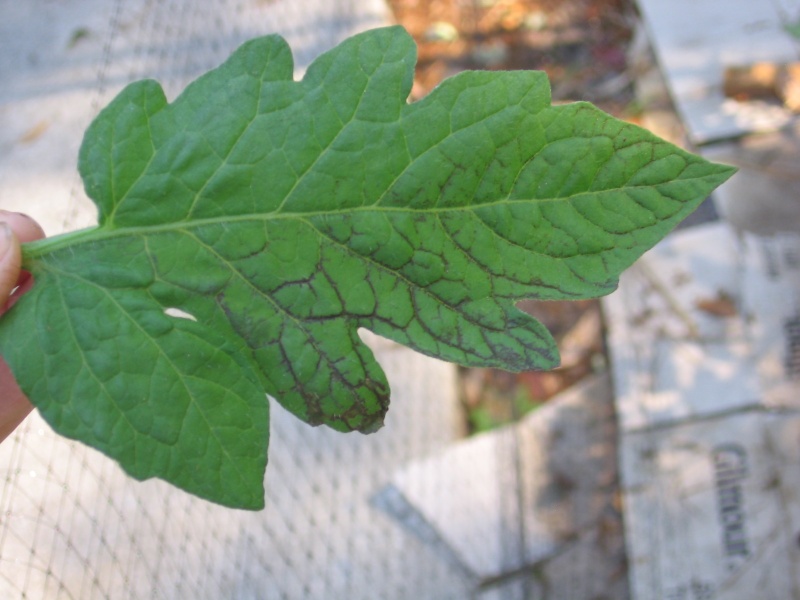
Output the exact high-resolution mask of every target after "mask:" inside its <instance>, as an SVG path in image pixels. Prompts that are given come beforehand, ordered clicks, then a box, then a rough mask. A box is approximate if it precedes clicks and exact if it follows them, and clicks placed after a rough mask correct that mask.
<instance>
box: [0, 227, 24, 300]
mask: <svg viewBox="0 0 800 600" xmlns="http://www.w3.org/2000/svg"><path fill="white" fill-rule="evenodd" d="M21 264H22V251H21V250H20V246H19V241H18V240H17V238H16V236H15V235H14V232H13V231H12V230H11V226H10V225H9V224H8V223H4V222H2V221H0V312H2V309H3V307H4V306H5V304H6V302H7V301H8V298H9V296H11V292H12V291H13V290H14V288H15V287H17V281H18V280H19V270H20V266H21Z"/></svg>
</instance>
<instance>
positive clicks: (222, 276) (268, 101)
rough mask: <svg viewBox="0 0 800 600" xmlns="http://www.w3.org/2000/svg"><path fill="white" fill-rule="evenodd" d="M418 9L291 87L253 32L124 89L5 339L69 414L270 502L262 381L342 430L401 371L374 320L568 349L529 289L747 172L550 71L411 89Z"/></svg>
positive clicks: (436, 334)
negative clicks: (407, 28) (212, 62)
mask: <svg viewBox="0 0 800 600" xmlns="http://www.w3.org/2000/svg"><path fill="white" fill-rule="evenodd" d="M415 57H416V53H415V47H414V44H413V41H412V40H411V39H410V37H409V36H408V35H407V34H406V33H405V32H404V31H403V30H402V29H400V28H396V27H394V28H386V29H379V30H373V31H369V32H366V33H364V34H361V35H358V36H356V37H353V38H351V39H349V40H347V41H345V42H344V43H342V44H341V45H340V46H338V47H337V48H334V49H333V50H331V51H330V52H328V53H327V54H324V55H323V56H321V57H320V58H319V59H318V60H317V61H316V62H314V64H313V65H312V66H311V67H310V68H309V69H308V71H307V73H306V75H305V77H304V78H303V80H302V81H299V82H295V81H293V65H292V58H291V53H290V50H289V48H288V46H287V44H286V42H285V41H284V40H283V39H281V38H280V37H277V36H268V37H263V38H259V39H255V40H252V41H250V42H248V43H246V44H244V45H243V46H242V47H241V48H239V49H238V50H237V51H236V52H235V53H234V54H233V55H232V56H231V58H230V59H229V60H228V61H227V62H225V63H224V64H223V65H222V66H220V67H219V68H217V69H215V70H213V71H211V72H209V73H207V74H206V75H204V76H202V77H200V78H199V79H198V80H197V81H195V82H194V83H192V84H191V85H190V86H189V87H187V88H186V90H185V91H184V92H183V93H182V94H181V95H180V96H179V97H178V98H177V99H176V100H175V101H174V102H172V103H171V104H170V103H168V102H167V100H166V99H165V97H164V93H163V91H162V89H161V87H160V86H159V84H158V83H156V82H153V81H140V82H138V83H134V84H132V85H130V86H128V87H127V88H126V89H125V90H123V91H122V92H121V93H120V94H119V96H117V98H116V99H115V100H113V102H111V104H110V105H109V106H108V107H107V108H105V110H103V111H102V112H101V113H100V115H99V116H98V117H97V119H96V120H95V121H94V123H92V125H91V126H90V127H89V129H88V131H87V132H86V136H85V138H84V142H83V145H82V148H81V152H80V160H79V169H80V173H81V175H82V177H83V180H84V184H85V187H86V191H87V193H88V195H89V196H90V197H91V198H92V200H94V202H95V203H96V204H97V208H98V212H99V225H98V226H97V227H95V228H91V229H88V230H83V231H79V232H75V233H71V234H66V235H63V236H59V237H54V238H50V239H47V240H42V241H39V242H34V243H31V244H27V245H26V246H25V249H24V265H25V268H26V269H28V270H30V271H31V272H32V273H33V274H34V277H35V281H36V284H35V285H34V287H33V289H32V290H31V291H30V292H29V293H28V294H26V295H25V296H24V297H23V298H22V299H21V300H20V301H19V302H18V303H17V304H16V305H15V306H14V308H13V309H12V310H11V311H10V312H9V313H8V314H6V315H5V316H4V317H3V318H2V319H0V353H2V355H3V357H4V358H5V359H6V360H7V361H8V363H9V364H10V366H11V368H12V370H13V372H14V374H15V376H16V377H17V379H18V381H19V383H20V386H21V387H22V389H23V390H24V391H25V393H26V394H27V395H28V396H29V397H30V399H31V401H32V402H33V403H34V404H35V405H36V406H37V408H38V409H39V411H40V412H41V414H42V415H43V416H44V418H45V419H46V420H47V421H48V422H49V423H50V424H51V425H52V427H53V428H54V429H55V430H56V431H58V432H59V433H61V434H63V435H65V436H67V437H69V438H74V439H78V440H81V441H83V442H85V443H87V444H89V445H90V446H93V447H94V448H97V449H99V450H101V451H102V452H104V453H106V454H107V455H109V456H111V457H112V458H114V459H115V460H117V461H118V462H119V463H120V465H121V466H122V467H123V468H124V469H125V470H126V471H127V472H128V473H130V474H131V475H132V476H133V477H136V478H139V479H145V478H149V477H159V478H162V479H165V480H167V481H169V482H171V483H173V484H174V485H176V486H179V487H181V488H183V489H185V490H187V491H189V492H191V493H193V494H196V495H198V496H201V497H203V498H207V499H210V500H212V501H214V502H218V503H221V504H224V505H228V506H235V507H241V508H249V509H257V508H260V507H262V506H263V503H264V489H263V478H264V477H263V476H264V469H265V467H266V461H267V441H268V435H269V414H268V402H267V398H266V394H269V395H271V396H274V397H275V398H276V399H277V400H278V401H279V402H280V403H281V404H282V405H283V406H285V407H286V408H287V409H288V410H290V411H291V412H293V413H294V414H295V415H297V416H298V417H299V418H301V419H303V420H304V421H306V422H308V423H310V424H312V425H317V424H321V423H324V424H326V425H328V426H330V427H333V428H334V429H337V430H341V431H349V430H359V431H362V432H371V431H374V430H376V429H377V428H379V427H380V426H381V424H382V421H383V418H384V414H385V413H386V410H387V408H388V405H389V387H388V385H387V382H386V377H385V376H384V373H383V371H382V370H381V368H380V367H379V366H378V364H377V363H376V361H375V359H374V358H373V355H372V353H371V352H370V350H369V349H368V348H367V347H366V346H365V345H364V344H363V343H362V342H361V340H360V338H359V336H358V333H357V330H358V328H361V327H363V328H366V329H369V330H371V331H373V332H375V333H377V334H378V335H381V336H384V337H386V338H389V339H392V340H395V341H396V342H399V343H401V344H404V345H406V346H408V347H410V348H413V349H415V350H417V351H419V352H422V353H425V354H428V355H431V356H436V357H439V358H442V359H445V360H448V361H453V362H457V363H460V364H463V365H483V366H494V367H500V368H504V369H509V370H522V369H546V368H551V367H554V366H556V365H557V364H558V353H557V350H556V347H555V344H554V342H553V339H552V338H551V336H550V335H549V333H548V332H547V330H546V329H545V328H544V327H543V326H542V325H541V324H540V323H538V322H537V321H536V320H534V319H533V318H532V317H530V316H528V315H526V314H525V313H523V312H521V311H520V310H518V309H517V308H516V307H515V302H516V301H517V300H519V299H522V298H540V299H570V298H587V297H594V296H598V295H602V294H606V293H608V292H610V291H612V290H613V289H614V288H615V286H616V284H617V278H618V276H619V274H620V273H621V272H622V271H623V270H624V269H625V268H626V267H628V266H629V265H630V264H631V263H632V262H633V261H634V260H636V258H637V257H639V256H640V255H641V254H642V253H643V252H644V251H645V250H647V249H648V248H650V247H651V246H653V245H654V244H655V243H656V242H657V241H658V240H659V239H661V238H662V237H663V236H664V235H665V234H666V233H667V232H668V231H669V230H670V229H672V228H673V227H674V226H675V225H676V224H677V223H678V222H679V221H681V219H683V218H684V217H686V216H687V215H688V214H689V213H690V212H692V211H693V210H694V209H695V208H696V207H697V205H698V204H699V203H700V202H701V201H702V200H703V199H704V198H705V197H706V196H707V195H708V194H709V192H710V191H711V190H712V189H713V188H714V187H716V186H717V185H719V184H720V183H722V182H723V181H724V180H725V179H727V178H728V177H729V176H730V175H731V174H732V172H733V170H732V169H731V168H729V167H725V166H721V165H715V164H711V163H708V162H706V161H705V160H703V159H701V158H699V157H697V156H694V155H691V154H689V153H687V152H684V151H683V150H680V149H678V148H676V147H674V146H672V145H670V144H668V143H666V142H664V141H662V140H660V139H658V138H656V137H654V136H653V135H651V134H650V133H648V132H646V131H644V130H642V129H639V128H637V127H635V126H633V125H630V124H626V123H623V122H621V121H618V120H616V119H614V118H612V117H610V116H608V115H606V114H604V113H603V112H601V111H599V110H598V109H596V108H594V107H593V106H591V105H589V104H586V103H576V104H568V105H563V106H555V107H554V106H551V105H550V95H549V85H548V81H547V78H546V76H545V75H544V74H542V73H538V72H521V71H520V72H466V73H462V74H460V75H457V76H455V77H453V78H451V79H449V80H447V81H445V82H444V83H442V84H441V85H440V86H439V87H438V88H436V89H435V90H434V91H433V92H432V93H431V94H430V95H429V96H428V97H426V98H425V99H423V100H421V101H419V102H416V103H413V104H408V103H407V102H406V98H407V96H408V94H409V91H410V89H411V84H412V77H413V68H414V62H415Z"/></svg>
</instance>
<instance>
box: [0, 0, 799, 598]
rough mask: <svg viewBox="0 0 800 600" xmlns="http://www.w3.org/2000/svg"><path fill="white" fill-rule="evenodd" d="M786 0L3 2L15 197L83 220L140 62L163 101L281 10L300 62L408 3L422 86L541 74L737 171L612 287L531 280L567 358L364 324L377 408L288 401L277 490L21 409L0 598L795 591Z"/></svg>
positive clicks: (273, 448)
mask: <svg viewBox="0 0 800 600" xmlns="http://www.w3.org/2000/svg"><path fill="white" fill-rule="evenodd" d="M798 19H800V0H769V1H767V2H760V3H754V2H751V1H749V0H739V1H736V0H725V1H723V0H674V1H673V0H670V1H667V0H638V1H634V0H528V1H523V0H427V1H426V0H387V1H384V0H365V1H356V0H326V1H323V0H208V1H206V2H192V1H191V0H160V1H154V0H75V1H73V2H70V3H64V2H60V1H57V0H27V1H26V2H13V1H11V0H0V82H1V83H0V208H2V209H5V210H13V211H21V212H25V213H28V214H30V215H31V216H33V217H34V218H36V219H37V220H38V221H39V222H40V223H42V225H43V226H44V227H45V230H46V232H47V233H48V235H54V234H57V233H61V232H64V231H71V230H74V229H78V228H81V227H87V226H90V225H92V224H93V223H94V222H95V218H96V217H95V211H94V208H93V206H92V204H91V202H89V200H88V199H87V198H86V196H85V194H84V192H83V189H82V184H81V182H80V179H79V177H78V175H77V172H76V167H75V165H76V161H77V151H78V146H79V144H80V141H81V136H82V133H83V131H84V130H85V129H86V127H87V126H88V124H89V123H90V122H91V120H92V118H94V116H95V115H96V114H97V112H98V111H99V110H100V109H101V108H102V107H103V106H105V105H106V104H107V103H108V102H109V101H110V100H111V99H112V98H113V97H114V95H115V94H116V93H117V92H118V91H119V90H120V89H121V88H122V87H123V86H124V85H125V84H127V83H129V82H131V81H134V80H138V79H142V78H154V79H157V80H159V81H160V82H161V83H162V85H163V86H164V88H165V91H166V92H167V95H168V97H169V98H170V99H171V98H174V97H175V96H176V95H177V94H178V93H180V91H181V90H182V89H183V88H184V87H185V86H186V85H187V84H188V83H189V82H190V81H192V80H193V79H194V78H196V77H197V76H198V75H200V74H201V73H203V72H205V71H207V70H209V69H211V68H213V67H215V66H217V65H218V64H219V63H221V62H222V61H223V60H225V58H226V57H227V56H228V55H229V54H230V53H231V52H232V51H233V50H234V49H235V48H236V47H237V46H238V45H239V44H241V43H242V42H244V41H245V40H247V39H249V38H252V37H255V36H258V35H264V34H267V33H279V34H281V35H283V36H284V37H285V38H286V39H287V40H288V41H289V43H290V45H291V47H292V50H293V53H294V56H295V63H296V77H298V78H299V77H301V76H302V74H303V72H304V71H305V69H306V68H307V67H308V65H309V64H310V63H311V62H312V61H313V59H314V58H315V57H316V56H318V55H319V54H320V53H322V52H324V51H326V50H328V49H329V48H331V47H333V46H334V45H335V44H337V43H338V42H340V41H342V40H343V39H345V38H346V37H348V36H350V35H352V34H355V33H357V32H359V31H363V30H365V29H369V28H371V27H377V26H381V25H386V24H390V23H399V24H401V25H403V26H404V27H405V28H406V29H407V30H408V31H409V32H410V33H411V34H412V36H413V37H414V38H415V40H416V41H417V44H418V47H419V62H418V66H417V70H416V76H415V82H414V87H413V90H412V95H411V99H410V100H411V101H414V100H417V99H420V98H422V97H424V96H425V95H426V94H427V93H429V92H430V91H431V90H432V89H433V88H434V87H435V86H436V85H437V84H438V83H439V82H440V81H441V80H442V79H443V78H446V77H449V76H451V75H454V74H455V73H457V72H458V71H460V70H464V69H537V70H544V71H545V72H546V73H547V74H548V76H549V78H550V81H551V86H552V91H553V98H554V101H555V102H571V101H576V100H588V101H590V102H593V103H595V104H596V105H598V106H599V107H600V108H602V109H603V110H605V111H607V112H609V113H611V114H613V115H614V116H617V117H619V118H622V119H625V120H628V121H631V122H633V123H636V124H638V125H641V126H643V127H645V128H647V129H649V130H651V131H653V132H654V133H656V134H657V135H659V136H662V137H665V138H666V139H668V140H670V141H672V142H673V143H676V144H678V145H681V146H683V147H686V148H688V149H690V150H692V151H695V152H700V153H702V154H704V155H705V156H707V157H709V158H712V159H713V160H719V161H722V162H727V163H731V164H735V165H737V166H739V167H740V169H741V170H740V174H739V175H737V176H736V177H735V178H734V179H733V180H732V181H731V182H730V183H729V184H727V185H726V186H725V187H724V188H723V189H721V190H720V191H719V193H717V194H715V197H714V198H712V199H709V200H708V201H707V202H706V203H704V205H703V206H702V207H701V208H700V209H699V210H698V211H697V212H696V213H695V214H694V215H693V216H692V217H691V218H690V219H688V220H687V221H686V223H685V224H684V225H683V226H682V229H681V230H680V231H678V232H676V233H675V234H673V235H672V236H671V237H670V238H668V239H667V240H665V242H664V243H663V244H660V245H659V246H658V247H657V248H655V249H654V250H653V251H652V252H651V253H649V254H648V255H647V256H645V257H644V258H643V259H642V261H640V262H639V263H637V265H635V266H634V267H633V268H632V269H631V271H630V272H629V273H628V274H626V276H625V277H623V278H622V280H621V283H620V289H619V290H618V291H617V292H615V293H614V294H613V295H612V296H609V297H608V298H605V299H603V300H592V301H581V302H546V303H544V302H535V301H525V302H522V303H521V304H520V307H521V308H523V309H524V310H526V311H528V312H530V313H531V314H533V315H534V316H536V317H537V318H539V319H540V320H541V321H542V322H543V323H544V324H545V325H546V326H547V327H548V328H549V329H550V331H551V332H553V334H554V336H555V337H556V339H557V341H558V342H559V347H560V349H561V352H562V365H561V367H559V368H558V369H556V370H554V371H551V372H530V373H521V374H509V373H506V372H502V371H496V370H491V369H463V368H458V367H455V366H453V365H449V364H444V363H441V362H439V361H436V360H432V359H429V358H425V357H422V356H419V355H416V354H414V353H413V352H411V351H409V350H407V349H405V348H403V347H401V346H398V345H396V344H393V343H391V342H388V341H386V340H382V339H378V338H376V337H375V336H370V335H369V334H368V333H365V334H364V335H365V338H366V339H367V341H368V343H369V344H370V345H371V347H372V348H373V349H374V351H375V353H376V356H377V358H378V360H379V362H380V363H381V365H382V366H383V367H384V369H385V370H386V372H387V375H388V377H389V381H390V384H391V386H392V394H393V399H392V408H391V410H390V411H389V416H388V419H387V424H386V426H385V427H384V428H383V429H382V430H381V431H379V432H378V433H376V434H373V435H370V436H362V435H360V434H349V435H343V434H338V433H335V432H333V431H330V430H328V429H325V428H317V429H313V428H310V427H308V426H306V425H304V424H302V423H300V422H299V421H297V420H296V419H294V418H293V417H292V416H290V415H288V414H287V413H286V412H285V411H283V410H282V409H281V407H280V406H279V405H278V404H276V403H274V402H273V403H272V423H271V443H270V462H269V466H268V469H267V478H266V488H267V507H266V509H265V510H263V511H261V512H259V513H246V512H242V511H234V510H230V509H224V508H221V507H217V506H214V505H211V504H209V503H207V502H204V501H201V500H198V499H195V498H193V497H189V496H188V495H186V494H184V493H183V492H180V491H178V490H175V489H173V488H171V487H170V486H168V485H166V484H163V483H162V482H160V481H147V482H136V481H133V480H131V479H130V478H128V477H127V476H125V474H124V473H122V471H121V470H120V469H119V468H118V467H117V466H116V464H115V463H113V462H112V461H111V460H109V459H107V458H105V457H104V456H102V455H100V454H99V453H97V452H95V451H93V450H91V449H89V448H86V447H85V446H82V445H81V444H78V443H75V442H71V441H69V440H66V439H63V438H60V437H59V436H57V435H55V434H54V433H53V432H52V431H51V430H50V428H49V427H48V426H47V425H46V423H44V421H43V420H41V418H40V417H39V416H38V415H37V414H35V413H34V414H33V415H31V417H29V418H28V419H27V420H26V421H25V423H24V424H23V425H22V426H21V427H20V428H19V430H18V431H17V432H16V433H15V434H14V435H13V436H12V437H11V438H9V439H8V440H6V441H5V442H4V443H3V444H2V445H0V469H2V473H3V478H2V484H0V485H2V492H1V493H0V597H2V598H30V599H39V598H43V599H50V598H57V599H61V598H70V599H79V600H82V599H84V598H103V599H105V598H108V599H115V600H116V599H117V598H170V599H172V598H174V599H182V598H201V599H205V598H208V599H212V598H215V599H216V598H235V599H240V598H242V599H264V598H269V599H273V598H275V599H278V598H281V599H290V600H295V599H344V598H347V599H348V600H349V599H359V598H363V599H373V598H385V599H398V600H401V599H406V598H416V599H420V600H422V599H430V600H444V599H453V600H463V599H476V600H505V599H509V600H517V599H519V600H523V599H540V598H541V599H548V600H563V599H569V598H574V599H577V600H584V599H585V600H601V599H603V600H623V599H627V598H636V599H645V598H646V599H651V598H652V599H653V600H657V599H658V600H661V599H668V600H708V599H715V600H716V599H740V598H741V599H742V600H745V599H747V600H749V599H751V598H756V597H758V598H775V599H776V600H785V599H787V598H800V572H798V569H797V568H796V565H797V564H800V563H799V562H798V559H800V556H798V552H800V547H799V546H798V544H797V541H796V540H797V534H798V533H800V503H798V500H797V495H798V490H800V470H798V469H797V466H796V465H797V463H798V460H797V458H798V448H797V440H798V439H800V422H798V421H797V417H796V409H797V403H798V400H797V399H798V398H800V394H798V393H797V392H798V389H797V377H798V376H799V375H800V326H798V323H800V302H798V290H800V245H799V244H798V240H797V237H796V232H797V231H798V230H799V229H800V213H799V212H798V202H797V200H798V194H797V165H798V162H797V160H796V159H797V143H796V140H797V134H796V126H795V124H796V117H795V111H796V110H797V106H796V105H795V104H794V102H795V99H796V93H797V92H796V90H795V88H794V87H793V86H794V84H795V79H794V77H795V73H796V72H797V71H795V70H794V68H795V67H794V65H795V63H796V61H797V60H798V58H799V57H798V41H797V36H798V35H800V27H798V23H800V21H799V20H798Z"/></svg>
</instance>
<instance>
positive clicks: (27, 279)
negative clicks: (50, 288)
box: [0, 210, 44, 315]
mask: <svg viewBox="0 0 800 600" xmlns="http://www.w3.org/2000/svg"><path fill="white" fill-rule="evenodd" d="M6 227H10V229H11V231H12V232H13V237H14V238H15V239H14V240H13V241H12V243H11V250H10V251H9V250H8V249H7V248H8V246H7V245H4V244H7V236H6V235H5V233H4V231H5V228H6ZM0 228H3V229H4V231H0V238H2V239H0V315H2V314H3V313H4V312H6V311H7V310H8V309H10V308H11V307H12V306H13V305H14V303H15V302H16V301H17V300H18V299H19V297H20V296H21V295H22V294H24V293H25V292H27V291H28V290H29V289H30V288H31V286H32V285H33V278H32V277H31V275H30V273H28V272H27V271H20V263H21V256H22V254H21V251H20V247H19V244H20V242H32V241H34V240H38V239H41V238H43V237H44V230H42V228H41V227H40V226H39V224H38V223H37V222H36V221H34V220H33V219H31V218H30V217H29V216H28V215H24V214H22V213H15V212H10V211H7V210H0ZM4 240H5V241H4ZM4 249H5V251H7V252H11V253H10V254H9V255H7V256H6V257H5V259H4V258H3V257H2V255H3V252H4ZM14 272H16V276H15V275H14ZM12 280H13V281H12ZM9 285H10V286H11V287H9ZM15 288H16V289H15ZM12 290H14V292H13V295H11V296H10V294H11V291H12Z"/></svg>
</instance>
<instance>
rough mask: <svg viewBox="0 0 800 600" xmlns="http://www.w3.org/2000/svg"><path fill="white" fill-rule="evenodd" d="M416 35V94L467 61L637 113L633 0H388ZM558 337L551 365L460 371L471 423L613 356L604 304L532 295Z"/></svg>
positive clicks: (485, 424) (565, 97) (517, 413)
mask: <svg viewBox="0 0 800 600" xmlns="http://www.w3.org/2000/svg"><path fill="white" fill-rule="evenodd" d="M389 4H390V5H391V7H392V10H393V11H394V14H395V18H396V19H397V22H399V23H400V24H402V25H403V26H405V28H406V29H407V30H408V31H409V32H410V33H411V35H412V36H413V37H414V38H415V40H416V42H417V44H418V47H419V61H418V65H417V72H416V80H415V85H414V89H413V91H412V99H418V98H421V97H423V96H425V95H426V94H427V93H428V92H430V90H431V89H433V88H434V87H435V86H436V85H437V84H438V83H439V82H440V81H441V80H442V79H444V78H446V77H449V76H451V75H454V74H456V73H457V72H459V71H462V70H465V69H490V70H507V69H536V70H543V71H545V72H546V73H547V74H548V76H549V78H550V82H551V86H552V90H553V100H554V101H556V102H567V101H574V100H588V101H590V102H592V103H594V104H596V105H597V106H599V107H600V108H602V109H603V110H605V111H607V112H609V113H611V114H613V115H615V116H618V117H620V118H627V119H630V120H635V118H636V115H637V106H636V102H635V100H634V94H633V87H632V77H631V75H630V73H629V70H628V65H627V60H626V57H627V48H628V45H629V43H630V41H631V38H632V35H633V29H634V26H635V23H636V18H637V15H636V11H635V8H634V6H633V2H632V0H389ZM520 307H521V308H523V309H524V310H526V311H527V312H529V313H531V314H533V315H534V316H535V317H537V318H538V319H539V320H541V321H542V322H543V323H544V324H545V325H546V326H547V327H548V328H549V329H550V331H551V332H552V333H553V335H554V337H555V338H556V340H557V341H558V342H559V348H560V349H561V353H562V366H561V367H560V368H559V369H556V370H554V371H550V372H526V373H519V374H512V373H506V372H503V371H496V370H493V369H463V370H462V375H463V376H462V378H461V383H462V400H463V402H464V404H465V407H466V409H467V415H468V421H469V427H470V429H471V431H483V430H486V429H490V428H492V427H496V426H498V425H500V424H503V423H506V422H508V421H512V420H516V419H518V418H519V417H521V416H522V415H524V414H525V413H527V412H528V411H530V410H532V409H534V408H536V407H537V406H538V405H540V404H541V403H542V402H544V401H546V400H547V399H548V398H550V397H552V396H554V395H555V394H557V393H558V392H560V391H562V390H563V389H565V388H567V387H569V386H570V385H572V384H574V383H575V382H576V381H578V380H580V379H581V378H583V377H585V376H586V375H587V374H589V373H591V372H593V371H595V370H597V369H599V368H602V366H603V365H605V362H606V359H605V350H604V345H603V328H602V319H601V315H600V308H599V303H598V302H597V301H596V300H594V301H581V302H535V301H524V302H522V303H520Z"/></svg>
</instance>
